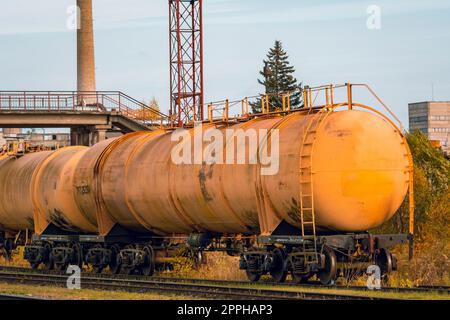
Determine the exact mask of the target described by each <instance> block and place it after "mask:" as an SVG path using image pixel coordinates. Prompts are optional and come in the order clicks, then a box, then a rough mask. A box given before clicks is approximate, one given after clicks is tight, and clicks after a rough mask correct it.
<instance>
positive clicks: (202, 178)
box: [198, 164, 214, 202]
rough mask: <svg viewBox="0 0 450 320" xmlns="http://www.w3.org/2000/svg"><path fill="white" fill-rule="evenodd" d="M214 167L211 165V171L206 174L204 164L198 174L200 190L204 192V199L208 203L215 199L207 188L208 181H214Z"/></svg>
mask: <svg viewBox="0 0 450 320" xmlns="http://www.w3.org/2000/svg"><path fill="white" fill-rule="evenodd" d="M213 167H214V165H210V166H209V170H208V171H207V172H206V164H203V166H202V168H201V169H200V171H199V173H198V181H199V183H200V189H201V191H202V195H203V198H204V199H205V201H206V202H210V201H213V200H214V198H213V197H212V196H211V194H210V193H209V192H208V188H207V187H206V180H207V179H212V177H213V170H214V168H213Z"/></svg>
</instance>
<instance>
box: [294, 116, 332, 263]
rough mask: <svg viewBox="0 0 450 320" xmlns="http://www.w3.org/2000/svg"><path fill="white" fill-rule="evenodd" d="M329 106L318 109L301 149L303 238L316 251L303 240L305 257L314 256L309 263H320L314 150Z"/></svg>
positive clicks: (309, 124) (301, 224)
mask: <svg viewBox="0 0 450 320" xmlns="http://www.w3.org/2000/svg"><path fill="white" fill-rule="evenodd" d="M329 111H330V110H329V109H328V108H326V107H325V108H322V109H321V110H320V111H318V112H317V113H316V114H315V115H313V118H312V119H311V121H310V122H309V123H308V125H307V127H306V129H305V134H304V135H303V141H302V146H301V151H300V226H301V232H302V238H303V239H304V240H312V242H313V244H314V251H310V250H309V251H308V248H307V245H306V241H303V253H304V254H305V258H306V256H307V255H311V256H312V257H313V259H312V260H308V259H307V263H309V264H318V263H319V255H318V252H317V232H316V217H315V212H314V181H313V171H312V169H313V167H312V165H313V151H314V142H315V140H316V133H317V131H318V129H319V128H320V125H321V123H322V122H323V120H324V119H325V118H326V117H327V115H328V114H329ZM308 227H309V228H311V234H306V229H307V228H308Z"/></svg>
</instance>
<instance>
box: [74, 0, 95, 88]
mask: <svg viewBox="0 0 450 320" xmlns="http://www.w3.org/2000/svg"><path fill="white" fill-rule="evenodd" d="M77 6H78V8H79V11H78V12H79V14H80V17H79V18H78V22H79V26H78V30H77V78H78V79H77V83H78V91H96V84H95V58H94V27H93V18H92V0H77Z"/></svg>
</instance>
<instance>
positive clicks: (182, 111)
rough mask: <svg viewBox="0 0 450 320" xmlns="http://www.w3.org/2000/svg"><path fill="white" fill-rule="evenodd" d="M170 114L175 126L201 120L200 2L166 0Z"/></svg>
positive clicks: (199, 0) (201, 29)
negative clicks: (167, 3) (167, 10)
mask: <svg viewBox="0 0 450 320" xmlns="http://www.w3.org/2000/svg"><path fill="white" fill-rule="evenodd" d="M169 19H170V95H171V97H170V100H171V101H170V115H171V117H172V119H173V124H174V125H175V126H179V127H180V126H183V125H184V124H188V123H191V122H193V121H202V120H203V101H204V92H203V25H202V0H169Z"/></svg>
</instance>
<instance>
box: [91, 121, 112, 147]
mask: <svg viewBox="0 0 450 320" xmlns="http://www.w3.org/2000/svg"><path fill="white" fill-rule="evenodd" d="M111 128H112V126H107V125H106V126H95V127H94V128H93V130H92V135H91V146H93V145H94V144H96V143H99V142H100V141H103V140H106V132H107V131H108V130H111Z"/></svg>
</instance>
